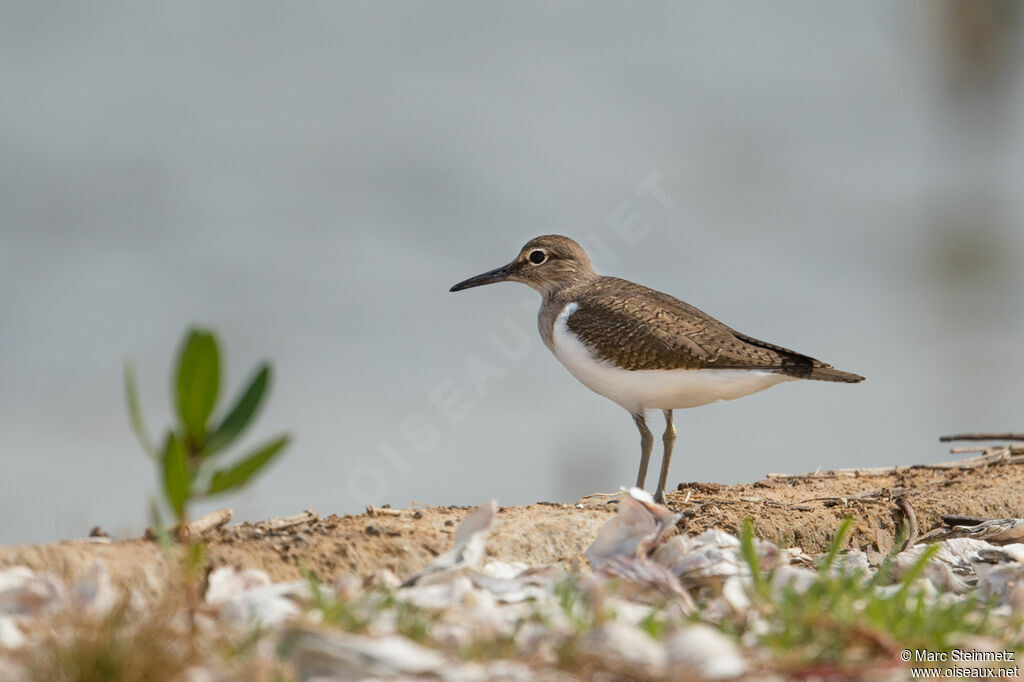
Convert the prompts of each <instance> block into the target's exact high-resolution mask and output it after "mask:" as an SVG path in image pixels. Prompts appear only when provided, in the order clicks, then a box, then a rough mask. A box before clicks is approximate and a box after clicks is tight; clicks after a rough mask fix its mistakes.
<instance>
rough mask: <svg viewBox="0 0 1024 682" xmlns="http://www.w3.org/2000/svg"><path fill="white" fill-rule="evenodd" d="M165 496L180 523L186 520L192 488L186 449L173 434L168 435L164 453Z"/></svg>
mask: <svg viewBox="0 0 1024 682" xmlns="http://www.w3.org/2000/svg"><path fill="white" fill-rule="evenodd" d="M163 465H164V466H163V474H164V494H165V495H166V496H167V502H168V503H169V504H170V505H171V509H172V510H173V511H174V515H175V517H176V518H177V520H178V522H179V523H181V522H182V521H184V520H185V502H186V500H188V497H189V489H190V488H191V487H192V485H191V480H190V479H189V474H188V467H187V466H186V464H185V448H184V447H183V446H182V444H181V441H180V440H178V437H177V436H176V435H174V433H173V432H171V433H168V434H167V440H166V442H165V444H164V452H163Z"/></svg>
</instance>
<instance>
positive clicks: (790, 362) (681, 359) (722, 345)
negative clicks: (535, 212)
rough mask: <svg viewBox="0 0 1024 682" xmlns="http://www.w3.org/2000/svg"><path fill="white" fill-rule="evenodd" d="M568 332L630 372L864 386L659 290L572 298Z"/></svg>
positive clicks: (626, 289) (612, 285) (611, 284)
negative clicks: (763, 376)
mask: <svg viewBox="0 0 1024 682" xmlns="http://www.w3.org/2000/svg"><path fill="white" fill-rule="evenodd" d="M573 300H575V301H576V302H577V303H578V306H579V307H578V308H577V310H576V312H574V313H573V314H572V315H571V316H570V317H569V319H568V320H567V324H568V326H569V330H570V331H572V332H573V333H574V334H575V335H576V336H577V337H579V338H580V340H581V341H583V343H585V344H586V345H587V346H588V347H590V348H591V349H592V350H593V351H594V352H595V353H597V354H598V355H599V356H600V357H602V358H604V359H606V360H609V361H612V362H615V363H617V364H618V365H620V366H621V367H624V368H626V369H633V370H639V369H702V368H721V369H765V370H776V371H779V372H782V373H784V374H788V375H790V376H794V377H800V378H804V379H818V380H823V381H841V382H850V383H854V382H858V381H862V380H863V377H861V376H858V375H856V374H850V373H848V372H841V371H839V370H837V369H834V368H832V366H831V365H827V364H825V363H823V362H820V361H818V360H815V359H814V358H811V357H808V356H806V355H802V354H800V353H797V352H795V351H792V350H789V349H788V348H783V347H781V346H776V345H774V344H770V343H766V342H764V341H760V340H758V339H755V338H753V337H750V336H746V335H745V334H740V333H739V332H736V331H734V330H733V329H731V328H729V327H728V326H726V325H725V324H723V323H722V322H719V321H718V320H716V319H715V318H713V317H711V316H710V315H708V314H707V313H705V312H703V311H701V310H699V309H697V308H694V307H693V306H691V305H689V304H687V303H684V302H683V301H680V300H679V299H677V298H674V297H672V296H669V295H668V294H663V293H661V292H658V291H654V290H653V289H648V288H647V287H644V286H641V285H639V284H634V283H633V282H628V281H626V280H621V279H618V278H615V277H602V278H600V280H598V282H595V283H593V284H592V285H591V287H590V288H588V289H587V290H586V291H585V292H580V295H578V296H574V297H573Z"/></svg>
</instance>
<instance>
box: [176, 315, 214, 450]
mask: <svg viewBox="0 0 1024 682" xmlns="http://www.w3.org/2000/svg"><path fill="white" fill-rule="evenodd" d="M175 385H176V388H177V393H176V395H177V406H178V417H179V419H180V420H181V423H182V424H183V425H184V427H185V431H186V433H187V434H188V436H189V437H190V438H191V439H192V441H193V442H195V443H200V442H202V441H203V439H205V437H206V423H207V421H208V420H209V419H210V414H212V413H213V407H214V405H216V403H217V392H218V391H219V390H220V353H219V352H218V350H217V340H216V338H215V337H214V336H213V334H211V333H210V332H208V331H204V330H201V329H191V330H190V331H189V332H188V335H187V336H186V337H185V341H184V344H183V346H182V350H181V354H180V356H179V358H178V371H177V381H176V383H175Z"/></svg>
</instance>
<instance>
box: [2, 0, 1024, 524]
mask: <svg viewBox="0 0 1024 682" xmlns="http://www.w3.org/2000/svg"><path fill="white" fill-rule="evenodd" d="M1020 15H1021V10H1020V6H1019V5H1017V4H1015V3H1012V2H911V3H890V2H881V1H872V2H857V3H849V2H829V3H817V2H789V3H771V4H765V3H762V4H756V3H740V2H706V3H699V4H698V3H651V4H642V5H638V4H626V3H621V4H616V3H595V2H586V3H576V4H573V3H558V4H550V3H543V2H538V3H507V4H503V5H497V4H489V3H476V2H461V3H445V4H440V3H417V2H389V3H376V2H365V3H354V2H353V3H329V2H308V3H281V2H271V1H269V0H259V1H257V0H253V1H249V2H224V3H213V4H211V3H203V2H178V3H172V4H160V3H137V2H127V1H125V2H109V1H103V2H89V3H67V2H51V1H48V0H32V1H27V0H26V1H22V2H4V3H2V4H0V84H2V92H0V463H2V467H3V473H2V475H0V519H2V523H0V542H3V543H15V542H30V541H44V540H56V539H63V538H69V537H77V536H81V535H83V534H85V533H87V532H88V530H89V529H90V528H91V527H92V526H93V525H101V526H103V527H104V528H106V529H107V530H108V531H111V532H112V533H115V534H119V535H124V534H129V533H137V532H139V531H140V530H141V529H142V527H143V526H144V525H145V522H146V496H147V495H148V494H150V493H152V492H153V491H155V490H156V480H155V476H154V472H153V470H152V468H151V465H150V463H149V462H148V461H147V460H146V458H145V457H144V456H143V454H142V453H141V451H140V450H139V448H138V446H137V444H136V443H135V442H134V440H133V438H132V435H131V433H130V431H129V428H128V424H127V420H126V417H125V410H124V406H123V392H122V379H121V373H122V362H123V361H124V359H125V358H126V357H128V356H130V357H132V358H134V361H135V363H136V366H137V369H138V373H139V375H140V379H141V382H142V397H143V400H144V404H145V405H146V415H147V419H148V421H149V422H150V425H151V428H153V429H154V430H155V429H156V427H157V426H163V425H164V424H166V423H167V421H168V419H169V414H170V413H169V407H168V391H167V386H168V381H167V380H168V375H169V370H170V361H171V357H172V354H173V353H174V351H175V348H176V345H177V342H178V340H179V338H180V335H181V333H182V332H183V330H184V329H185V328H186V326H187V325H189V324H190V323H193V322H197V323H202V324H207V325H211V326H213V327H214V328H215V329H216V330H217V331H218V332H219V334H220V337H221V340H222V342H223V343H224V345H225V346H226V348H227V350H228V354H229V355H228V362H227V373H228V384H229V385H230V386H231V387H237V386H238V385H239V384H240V383H241V382H242V380H243V379H244V373H245V372H246V371H247V370H248V369H249V368H250V367H252V366H253V364H254V363H255V362H256V361H258V360H259V359H261V358H264V357H267V358H270V359H272V360H273V361H274V363H275V368H276V384H275V386H274V388H273V391H272V394H271V397H270V403H269V408H268V409H267V410H266V412H265V414H264V415H263V419H262V420H261V423H260V425H259V427H258V428H257V429H256V431H255V432H254V433H252V434H250V435H249V438H248V441H249V442H256V441H257V440H258V439H259V438H260V436H265V435H268V434H271V433H274V432H276V431H278V430H280V429H282V428H287V429H290V430H291V431H292V433H294V434H295V436H296V440H295V444H294V446H293V448H292V449H291V451H290V452H288V453H287V454H286V455H285V456H284V458H283V459H282V460H281V461H280V462H279V463H278V464H277V465H276V466H275V467H274V468H273V470H272V471H271V473H270V474H269V475H267V476H266V477H264V478H262V479H260V480H259V482H258V483H257V484H255V485H254V486H252V487H251V488H249V489H248V490H247V491H246V492H245V493H243V494H241V495H239V496H236V497H235V498H232V499H229V500H226V501H225V502H226V503H227V504H229V505H230V506H233V507H234V508H235V509H236V512H237V515H238V517H240V518H247V519H255V518H261V517H266V516H271V515H280V514H288V513H294V512H297V511H299V510H301V509H304V508H307V507H315V508H316V509H317V510H318V511H320V512H321V513H330V512H338V513H341V512H356V511H359V510H361V509H362V508H363V507H364V506H365V505H367V504H375V505H380V504H385V503H390V504H392V505H396V506H398V505H402V506H404V505H408V504H409V503H411V502H421V503H426V504H475V503H478V502H480V501H482V500H485V499H488V498H491V497H496V498H498V500H499V501H500V502H501V503H503V504H518V503H529V502H534V501H538V500H559V501H573V500H575V499H576V498H577V497H579V496H581V495H584V494H587V493H591V492H595V491H612V490H615V489H616V488H617V487H618V486H619V485H623V484H629V483H631V481H632V477H633V476H634V472H635V470H636V464H637V462H636V460H637V456H638V444H637V442H636V441H637V436H636V431H635V428H634V426H633V424H632V423H631V421H630V419H629V417H628V415H627V414H626V413H625V412H624V411H622V410H621V408H619V407H618V406H616V405H614V404H613V403H611V402H610V401H607V400H605V399H604V398H601V397H599V396H597V395H594V394H592V393H590V392H589V391H587V390H586V389H585V388H583V387H582V386H581V385H579V384H577V383H576V381H575V380H574V379H573V378H572V377H571V376H570V375H569V374H568V373H567V372H566V371H565V370H564V369H563V368H562V367H561V366H560V365H559V364H558V363H557V361H556V360H555V359H554V358H553V357H551V356H550V354H549V353H548V351H547V350H546V349H545V348H544V347H543V346H542V344H541V342H540V340H539V338H538V337H537V333H536V330H535V322H534V315H535V311H536V307H537V297H536V295H535V294H534V293H533V292H531V291H530V290H528V289H527V288H526V287H523V286H521V285H512V284H506V285H500V286H493V287H487V288H482V289H474V290H472V291H469V292H464V293H460V294H449V293H448V291H447V289H448V287H449V286H450V285H451V284H453V283H454V282H456V281H458V280H461V279H463V278H465V277H468V276H470V275H473V274H476V273H478V272H481V271H483V270H486V269H490V268H492V267H495V266H497V265H500V264H502V263H505V262H507V261H508V260H510V259H511V258H512V257H513V256H514V255H515V253H516V252H517V250H518V249H519V247H520V246H521V245H522V244H523V243H524V242H525V241H526V240H527V239H529V238H531V237H533V236H535V235H538V234H544V233H550V232H559V233H564V234H567V235H570V236H573V237H576V238H577V239H579V240H580V241H582V242H583V243H584V244H585V245H587V246H589V247H590V248H591V250H592V255H593V256H594V259H595V261H597V265H598V268H599V270H600V271H602V272H605V273H606V274H616V275H619V276H623V277H626V278H629V279H633V280H637V281H640V282H643V283H645V284H648V285H650V286H653V287H655V288H658V289H661V290H664V291H667V292H670V293H672V294H674V295H676V296H679V297H680V298H683V299H684V300H686V301H688V302H691V303H693V304H695V305H697V306H699V307H702V308H704V309H705V310H707V311H709V312H711V313H712V314H714V315H715V316H717V317H719V318H720V319H722V320H724V321H725V322H727V323H729V324H731V325H733V326H735V327H737V328H738V329H740V330H741V331H744V332H746V333H749V334H752V335H754V336H758V337H760V338H764V339H767V340H770V341H773V342H776V343H779V344H783V345H786V346H789V347H793V348H795V349H797V350H800V351H802V352H806V353H808V354H811V355H814V356H817V357H819V358H822V359H824V360H826V361H828V362H831V363H833V364H835V365H837V366H838V367H840V368H842V369H845V370H849V371H855V372H859V373H861V374H864V375H866V376H867V377H868V381H867V382H866V383H865V384H862V385H860V386H844V385H830V384H810V383H798V384H786V385H783V386H781V387H779V388H775V389H773V390H771V391H768V392H765V393H762V394H759V395H756V396H753V397H749V398H745V399H743V400H740V401H736V402H732V403H725V404H719V405H713V406H708V407H704V408H699V409H696V410H690V411H682V412H679V413H677V416H676V424H677V427H678V428H679V434H680V435H679V442H678V444H677V454H676V457H675V462H674V466H673V469H672V480H673V481H674V482H678V481H693V480H711V481H720V482H737V481H749V480H756V479H758V478H760V477H762V476H763V475H764V474H765V473H766V472H768V471H789V472H801V471H808V470H813V469H815V468H818V467H826V468H833V467H850V466H879V465H889V464H909V463H916V462H928V461H936V460H942V459H948V458H949V456H948V455H947V454H946V452H945V449H944V448H943V447H942V446H940V444H939V443H938V442H937V440H936V438H937V436H938V435H940V434H941V433H946V432H952V431H957V430H991V429H1000V430H1002V429H1009V428H1014V427H1016V428H1017V429H1021V428H1024V415H1022V410H1021V397H1022V392H1024V382H1022V378H1024V352H1022V346H1021V344H1022V341H1024V315H1022V313H1024V298H1022V291H1024V287H1022V285H1024V268H1022V267H1021V263H1022V256H1024V235H1022V232H1021V229H1020V225H1021V223H1022V221H1024V193H1022V192H1021V191H1020V188H1021V178H1022V177H1024V87H1022V86H1024V83H1022V80H1024V69H1021V66H1022V65H1024V59H1022V57H1024V52H1022V45H1021V40H1020V38H1021V35H1020V34H1021V16H1020ZM645 179H647V180H649V181H651V182H656V183H657V186H658V187H659V189H660V190H661V191H663V192H664V196H662V195H655V194H651V193H649V192H648V193H644V192H640V193H638V192H637V187H638V185H640V183H642V182H643V181H644V180H645ZM669 206H671V207H669ZM616 226H617V227H616ZM623 226H625V227H623ZM523 330H525V332H526V333H527V335H526V337H525V338H526V339H528V345H526V346H523V345H522V338H523V337H522V331H523ZM493 337H497V341H495V339H494V338H493ZM453 422H454V423H453ZM658 423H659V427H660V418H659V421H658ZM659 445H660V444H659Z"/></svg>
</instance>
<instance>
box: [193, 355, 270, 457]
mask: <svg viewBox="0 0 1024 682" xmlns="http://www.w3.org/2000/svg"><path fill="white" fill-rule="evenodd" d="M269 385H270V365H269V364H267V363H266V362H264V363H263V364H262V365H260V367H259V369H258V370H257V371H256V374H254V375H253V378H252V381H250V382H249V385H248V386H247V387H246V389H245V391H244V392H243V393H242V395H241V397H240V398H239V399H238V400H237V401H236V402H235V404H234V406H233V407H232V408H231V410H230V411H229V412H228V414H227V416H226V417H224V419H223V420H222V421H221V423H220V425H219V426H218V427H217V429H216V430H215V431H214V432H213V433H212V434H211V435H210V437H209V438H208V439H207V441H206V446H205V447H204V450H205V451H206V456H207V457H208V456H210V455H212V454H214V453H216V452H219V451H220V450H223V449H224V448H225V447H227V446H228V445H230V444H231V442H232V441H233V440H235V438H237V437H238V436H239V435H240V434H241V433H242V431H244V430H245V428H246V427H247V426H248V425H249V422H250V421H252V418H253V417H254V416H255V415H256V411H257V410H258V409H259V407H260V403H262V402H263V396H264V395H265V394H266V391H267V387H268V386H269Z"/></svg>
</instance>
